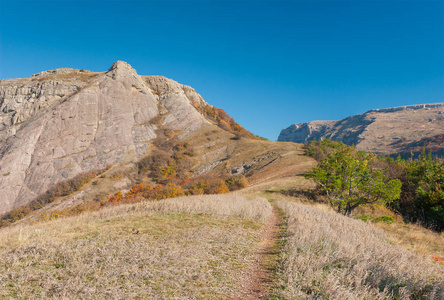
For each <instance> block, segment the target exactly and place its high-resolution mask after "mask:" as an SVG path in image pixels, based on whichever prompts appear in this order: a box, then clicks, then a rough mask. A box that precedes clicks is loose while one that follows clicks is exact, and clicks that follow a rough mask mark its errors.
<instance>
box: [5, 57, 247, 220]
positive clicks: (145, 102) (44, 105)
mask: <svg viewBox="0 0 444 300" xmlns="http://www.w3.org/2000/svg"><path fill="white" fill-rule="evenodd" d="M0 109H1V112H0V175H1V176H0V194H1V195H2V199H1V202H0V214H3V213H5V212H8V211H10V210H11V209H13V208H14V207H18V206H22V205H25V204H27V203H29V202H30V201H32V199H35V198H36V197H37V196H38V195H41V194H42V193H44V192H45V191H47V190H48V188H50V187H52V186H54V185H55V184H56V183H60V182H63V181H66V180H69V179H72V178H74V177H75V176H76V175H79V174H81V173H85V172H89V171H92V170H104V169H107V168H109V167H112V166H115V165H117V164H118V165H122V164H126V163H135V162H137V161H138V160H139V159H140V158H141V157H143V156H145V155H146V154H147V151H148V150H149V146H150V145H151V144H152V143H153V141H154V139H156V138H157V137H158V132H159V130H161V131H162V132H163V133H165V132H167V133H172V132H174V135H176V136H179V137H180V138H182V137H185V136H187V135H189V134H190V133H192V132H196V131H198V130H199V129H200V128H202V126H204V125H205V126H207V127H208V126H209V127H211V128H213V130H219V127H220V128H223V129H224V130H225V131H228V132H231V133H230V134H229V137H230V138H231V137H233V134H232V133H235V134H236V135H237V138H240V137H241V136H249V137H252V134H251V133H249V132H247V131H246V130H245V129H244V128H243V127H242V126H240V125H238V124H237V123H236V122H234V120H233V119H232V118H230V117H229V116H228V115H227V114H226V113H225V112H224V111H223V110H221V109H216V108H215V107H213V106H211V105H209V104H207V103H206V102H205V101H204V100H203V99H202V97H201V96H200V95H199V94H198V93H197V92H196V91H195V90H194V89H193V88H191V87H189V86H185V85H182V84H179V83H177V82H175V81H173V80H171V79H168V78H165V77H162V76H139V75H138V74H137V72H136V71H135V70H134V69H133V68H132V67H131V66H130V65H128V64H127V63H125V62H122V61H117V62H115V63H114V64H113V65H112V67H111V68H110V69H109V70H108V71H107V72H100V73H96V72H90V71H85V70H83V69H81V70H76V69H68V68H64V69H56V70H51V71H44V72H41V73H38V74H35V75H32V76H31V77H29V78H23V79H5V80H1V81H0Z"/></svg>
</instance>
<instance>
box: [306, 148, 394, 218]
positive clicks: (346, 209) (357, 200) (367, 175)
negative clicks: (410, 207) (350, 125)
mask: <svg viewBox="0 0 444 300" xmlns="http://www.w3.org/2000/svg"><path fill="white" fill-rule="evenodd" d="M352 149H353V148H351V147H337V148H336V149H335V151H331V152H330V153H328V154H327V155H326V158H323V159H321V161H320V163H319V165H318V166H317V167H315V168H314V170H313V171H312V172H311V173H309V174H307V178H312V179H314V180H315V182H317V183H318V184H319V185H320V186H321V189H322V190H323V191H325V192H326V194H327V196H328V199H329V201H330V204H331V206H332V207H335V208H337V211H338V212H339V213H343V214H346V215H350V214H351V213H352V211H353V210H354V209H355V208H357V207H358V206H359V205H361V204H369V203H381V204H386V203H387V202H389V201H393V200H395V199H398V198H399V195H400V193H401V181H400V180H398V179H395V180H388V179H387V176H386V175H384V173H383V172H381V170H378V169H375V168H371V167H369V161H370V160H372V159H374V156H373V155H372V154H371V153H369V154H367V153H365V152H357V153H355V152H353V153H352Z"/></svg>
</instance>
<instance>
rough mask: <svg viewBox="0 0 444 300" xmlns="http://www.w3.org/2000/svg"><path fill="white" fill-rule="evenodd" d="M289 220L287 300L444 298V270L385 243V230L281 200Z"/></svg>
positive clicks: (279, 291) (281, 290)
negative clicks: (309, 299)
mask: <svg viewBox="0 0 444 300" xmlns="http://www.w3.org/2000/svg"><path fill="white" fill-rule="evenodd" d="M278 205H279V206H280V207H282V208H283V210H284V212H285V213H286V215H287V216H288V232H287V233H288V237H287V244H286V246H285V249H284V252H283V253H282V262H283V265H282V269H281V270H280V271H279V272H280V276H281V277H280V279H279V281H280V282H277V284H276V288H275V290H274V293H275V294H276V295H278V296H279V297H281V298H285V299H301V298H302V299H308V298H317V299H412V298H413V299H415V298H422V297H426V298H430V299H443V297H444V281H443V280H442V278H444V266H443V265H442V264H440V263H439V262H434V261H432V260H431V259H430V258H429V257H423V256H421V255H418V254H414V253H411V252H409V251H407V250H405V249H403V248H402V247H399V246H397V245H393V244H391V243H389V242H388V241H387V239H386V238H385V234H384V232H383V231H382V230H380V229H378V228H376V227H375V226H373V225H371V224H367V223H364V222H362V221H360V220H355V219H351V218H348V217H344V216H342V215H339V214H337V213H334V212H329V211H325V210H324V211H323V210H319V209H317V208H314V207H310V206H308V205H304V204H299V203H294V202H293V203H291V202H288V201H279V202H278Z"/></svg>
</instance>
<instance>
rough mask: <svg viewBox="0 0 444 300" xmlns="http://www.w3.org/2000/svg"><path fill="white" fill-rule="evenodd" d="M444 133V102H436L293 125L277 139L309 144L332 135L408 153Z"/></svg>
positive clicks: (372, 147) (385, 151)
mask: <svg viewBox="0 0 444 300" xmlns="http://www.w3.org/2000/svg"><path fill="white" fill-rule="evenodd" d="M443 133H444V103H434V104H419V105H409V106H400V107H393V108H385V109H373V110H369V111H367V112H365V113H363V114H360V115H354V116H350V117H348V118H345V119H342V120H339V121H312V122H308V123H299V124H293V125H291V126H290V127H288V128H285V129H283V130H282V131H281V133H280V135H279V137H278V141H291V142H296V143H307V142H310V141H312V140H313V139H318V140H319V139H324V138H330V139H332V140H336V141H342V142H344V143H345V144H348V145H352V144H353V145H355V146H356V148H357V149H360V150H367V151H368V150H371V151H373V152H375V153H378V154H397V153H404V154H405V153H406V152H408V153H410V150H412V151H415V152H417V151H420V148H421V145H419V144H421V143H420V141H421V140H422V139H424V138H427V137H429V138H432V137H433V136H437V135H440V134H443ZM432 139H433V138H432ZM426 140H427V139H426ZM433 140H439V139H433ZM418 143H419V144H418ZM418 145H419V147H418ZM424 145H427V143H424ZM435 146H438V147H441V146H442V147H444V144H440V145H435ZM412 147H416V148H412ZM435 148H436V147H435ZM435 148H433V149H434V150H436V149H435ZM431 150H432V149H431Z"/></svg>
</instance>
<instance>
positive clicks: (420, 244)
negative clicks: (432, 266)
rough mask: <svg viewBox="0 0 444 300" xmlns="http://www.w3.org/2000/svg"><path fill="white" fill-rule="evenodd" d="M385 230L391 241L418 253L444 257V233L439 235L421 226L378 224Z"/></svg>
mask: <svg viewBox="0 0 444 300" xmlns="http://www.w3.org/2000/svg"><path fill="white" fill-rule="evenodd" d="M375 225H376V226H378V227H380V228H382V229H384V231H386V233H387V237H388V238H389V239H390V241H393V242H394V243H396V244H398V245H401V246H403V247H405V248H407V249H409V250H411V251H414V252H416V253H419V254H422V255H427V256H439V257H444V232H441V233H437V232H434V231H431V230H429V229H426V228H424V227H422V226H420V225H415V224H404V223H400V222H399V223H398V222H396V223H393V224H390V225H388V224H385V223H376V224H375Z"/></svg>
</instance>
